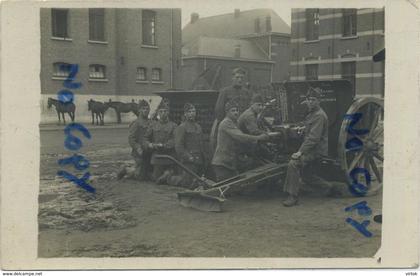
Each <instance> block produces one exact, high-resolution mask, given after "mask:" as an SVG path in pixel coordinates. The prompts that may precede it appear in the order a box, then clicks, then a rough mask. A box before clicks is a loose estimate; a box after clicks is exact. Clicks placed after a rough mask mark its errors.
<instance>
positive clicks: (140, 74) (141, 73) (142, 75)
mask: <svg viewBox="0 0 420 276" xmlns="http://www.w3.org/2000/svg"><path fill="white" fill-rule="evenodd" d="M137 80H139V81H145V80H147V70H146V68H144V67H137Z"/></svg>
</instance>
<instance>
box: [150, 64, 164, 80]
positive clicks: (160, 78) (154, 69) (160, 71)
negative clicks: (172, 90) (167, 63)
mask: <svg viewBox="0 0 420 276" xmlns="http://www.w3.org/2000/svg"><path fill="white" fill-rule="evenodd" d="M155 72H158V73H159V79H155V78H154V76H155ZM151 80H152V82H161V81H163V79H162V69H161V68H157V67H155V68H152V75H151Z"/></svg>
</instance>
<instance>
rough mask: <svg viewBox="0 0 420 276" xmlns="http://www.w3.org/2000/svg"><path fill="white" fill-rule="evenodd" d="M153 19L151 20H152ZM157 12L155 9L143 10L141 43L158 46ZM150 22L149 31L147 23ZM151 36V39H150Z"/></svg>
mask: <svg viewBox="0 0 420 276" xmlns="http://www.w3.org/2000/svg"><path fill="white" fill-rule="evenodd" d="M150 19H151V20H150ZM156 22H157V12H156V11H154V10H146V9H145V10H142V11H141V44H142V45H144V46H150V47H156V46H157V40H156V26H157V24H156ZM147 23H150V26H149V28H150V30H149V32H147V29H146V25H147ZM149 38H150V41H149Z"/></svg>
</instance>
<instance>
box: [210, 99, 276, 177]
mask: <svg viewBox="0 0 420 276" xmlns="http://www.w3.org/2000/svg"><path fill="white" fill-rule="evenodd" d="M225 112H226V117H225V118H224V119H223V120H222V122H220V125H219V130H218V133H217V146H216V151H215V153H214V156H213V160H212V165H213V166H214V171H215V174H216V178H217V181H221V180H223V179H226V178H229V177H233V176H235V175H237V174H238V160H237V155H238V152H239V146H238V143H243V144H245V143H246V144H248V145H249V144H255V143H257V142H258V141H264V140H268V139H269V136H268V135H267V134H260V135H258V136H254V135H248V134H245V133H243V132H242V131H241V130H240V129H239V128H238V126H237V120H238V117H239V105H238V104H237V103H236V102H234V101H229V102H227V103H226V105H225Z"/></svg>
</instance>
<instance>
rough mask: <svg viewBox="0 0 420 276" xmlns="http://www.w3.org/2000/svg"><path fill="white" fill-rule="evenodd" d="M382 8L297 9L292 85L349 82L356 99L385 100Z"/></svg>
mask: <svg viewBox="0 0 420 276" xmlns="http://www.w3.org/2000/svg"><path fill="white" fill-rule="evenodd" d="M384 30H385V22H384V9H293V10H292V29H291V62H290V73H291V76H290V79H291V80H333V79H347V80H349V81H350V82H351V83H352V84H353V89H354V93H355V96H359V95H375V96H380V97H383V95H384V72H385V70H384V63H383V62H373V60H372V57H373V55H374V54H375V53H376V52H378V51H379V50H381V49H383V48H384V38H385V35H384V34H385V32H384Z"/></svg>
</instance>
